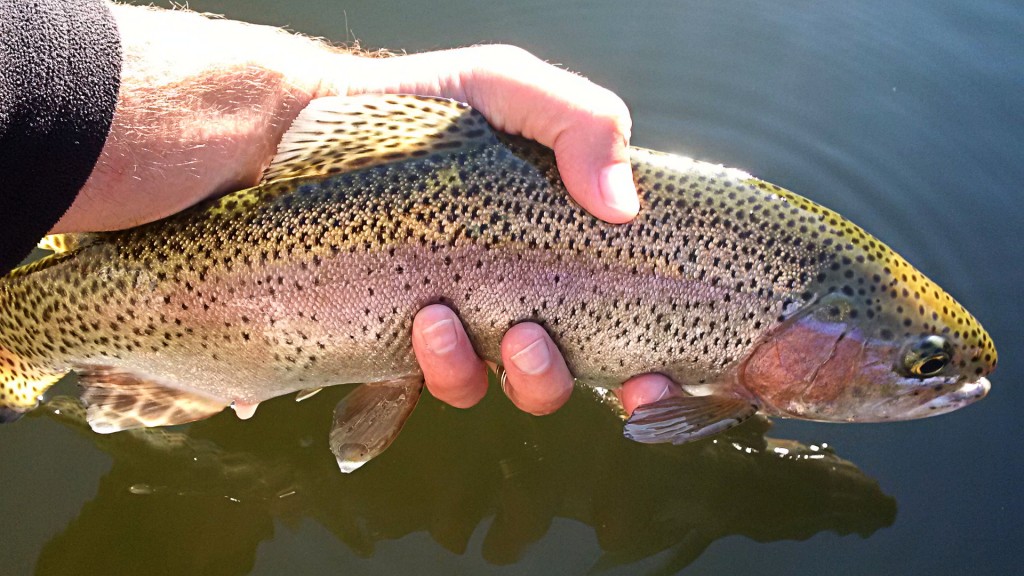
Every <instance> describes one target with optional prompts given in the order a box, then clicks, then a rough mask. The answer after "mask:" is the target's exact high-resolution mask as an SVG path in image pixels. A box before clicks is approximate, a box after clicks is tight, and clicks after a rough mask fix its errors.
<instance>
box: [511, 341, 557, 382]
mask: <svg viewBox="0 0 1024 576" xmlns="http://www.w3.org/2000/svg"><path fill="white" fill-rule="evenodd" d="M510 360H511V361H512V363H513V364H515V365H516V368H518V369H519V371H520V372H525V373H526V374H530V375H534V374H540V373H541V372H543V371H545V370H547V369H548V366H550V365H551V351H550V350H548V344H547V342H545V341H544V339H543V338H538V339H536V340H534V341H533V344H530V345H529V346H527V347H526V348H523V349H522V350H520V351H519V352H516V353H515V354H514V355H513V356H512V358H510Z"/></svg>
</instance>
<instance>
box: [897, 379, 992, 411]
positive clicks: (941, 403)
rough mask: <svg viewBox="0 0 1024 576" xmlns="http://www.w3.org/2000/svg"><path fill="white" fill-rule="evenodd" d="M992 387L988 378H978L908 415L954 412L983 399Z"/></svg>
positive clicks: (937, 397) (933, 399) (930, 401)
mask: <svg viewBox="0 0 1024 576" xmlns="http://www.w3.org/2000/svg"><path fill="white" fill-rule="evenodd" d="M991 389H992V384H991V383H989V381H988V378H978V379H977V380H975V381H973V382H966V383H964V384H962V385H961V386H960V387H959V388H957V389H955V390H952V391H950V392H946V393H945V394H941V395H939V396H936V397H935V398H932V399H931V400H929V401H928V402H926V403H925V404H922V405H920V406H918V407H917V408H915V409H914V410H912V411H911V412H910V413H909V414H907V416H908V417H909V418H923V417H926V416H936V415H939V414H945V413H947V412H952V411H953V410H956V409H958V408H962V407H964V406H967V405H968V404H973V403H975V402H977V401H978V400H981V399H982V398H984V397H985V396H987V395H988V392H989V390H991Z"/></svg>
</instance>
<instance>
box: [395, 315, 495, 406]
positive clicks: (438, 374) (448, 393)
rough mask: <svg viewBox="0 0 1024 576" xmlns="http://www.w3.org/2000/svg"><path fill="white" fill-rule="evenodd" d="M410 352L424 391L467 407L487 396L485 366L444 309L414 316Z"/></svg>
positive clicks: (460, 326)
mask: <svg viewBox="0 0 1024 576" xmlns="http://www.w3.org/2000/svg"><path fill="white" fill-rule="evenodd" d="M412 349H413V351H414V352H415V353H416V360H417V362H419V364H420V369H422V370H423V378H424V381H425V383H426V385H427V388H428V389H429V390H430V393H431V394H433V395H434V396H435V397H436V398H438V399H439V400H441V401H443V402H447V403H448V404H451V405H452V406H455V407H456V408H469V407H470V406H473V405H474V404H476V403H477V402H479V401H480V399H482V398H483V397H484V394H486V393H487V367H486V366H485V365H484V363H483V361H481V360H480V358H479V357H478V356H477V355H476V352H474V351H473V346H472V345H471V344H470V342H469V337H467V336H466V331H465V329H463V327H462V322H460V321H459V318H458V317H457V316H456V315H455V313H454V312H452V311H451V310H450V309H449V308H448V307H446V306H441V305H440V304H434V305H432V306H427V307H426V308H424V309H422V310H420V311H419V313H417V314H416V318H415V319H414V320H413V323H412Z"/></svg>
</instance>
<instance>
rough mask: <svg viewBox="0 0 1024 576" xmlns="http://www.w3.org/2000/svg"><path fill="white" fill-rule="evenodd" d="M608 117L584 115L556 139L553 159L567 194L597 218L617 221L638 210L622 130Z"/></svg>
mask: <svg viewBox="0 0 1024 576" xmlns="http://www.w3.org/2000/svg"><path fill="white" fill-rule="evenodd" d="M614 124H615V123H614V122H613V121H611V120H599V121H595V120H592V119H584V120H582V121H581V123H579V124H575V125H573V126H571V127H569V128H568V129H566V131H565V132H563V133H562V134H561V135H559V138H558V140H556V141H555V144H554V150H555V160H556V162H557V164H558V171H559V173H560V174H561V176H562V182H564V183H565V188H566V190H568V192H569V195H570V196H572V197H573V198H574V199H575V200H576V201H577V202H579V203H580V205H581V206H583V208H584V209H585V210H586V211H587V212H590V213H591V214H593V215H594V216H597V217H598V218H600V219H602V220H604V221H606V222H611V223H614V224H619V223H622V222H628V221H629V220H632V219H633V218H634V217H635V216H636V215H637V212H639V210H640V201H639V199H638V198H637V192H636V184H635V183H634V181H633V169H632V167H631V166H630V164H629V156H628V151H627V149H626V145H625V140H624V136H623V135H622V133H621V131H619V130H617V129H615V128H614Z"/></svg>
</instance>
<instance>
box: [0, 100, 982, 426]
mask: <svg viewBox="0 0 1024 576" xmlns="http://www.w3.org/2000/svg"><path fill="white" fill-rule="evenodd" d="M325 106H327V107H328V108H327V109H325V110H321V111H320V112H321V113H320V114H318V115H311V116H310V117H311V118H316V120H315V121H310V122H309V123H308V124H307V125H300V126H297V127H296V129H293V130H292V131H291V132H289V136H288V138H290V140H288V141H286V142H285V143H284V144H283V145H282V151H281V153H280V154H279V156H278V158H277V159H276V161H275V163H274V165H272V167H271V169H270V170H269V171H268V179H267V181H266V183H264V184H262V185H261V186H258V187H256V188H253V189H249V190H244V191H240V192H237V193H234V194H230V195H228V196H225V197H224V198H222V199H220V200H217V201H213V202H209V203H206V204H204V205H201V206H198V207H196V208H194V209H191V210H189V211H187V212H185V213H183V214H181V215H178V216H176V217H173V218H169V219H167V220H164V221H161V222H157V223H154V224H150V225H146V226H142V227H139V228H135V229H132V230H128V231H124V232H119V233H110V234H105V235H102V236H101V237H99V238H97V239H95V240H93V241H92V242H91V243H89V244H86V245H84V246H81V247H78V248H77V249H75V250H74V251H72V252H67V253H65V254H64V255H60V256H57V257H54V258H53V259H52V260H50V261H48V262H47V263H45V264H41V265H37V266H35V267H34V268H32V269H29V270H23V271H20V272H15V273H13V274H12V275H11V276H9V277H8V278H6V279H5V280H4V281H3V283H2V288H0V290H2V292H0V313H2V319H0V370H2V371H3V372H2V378H3V384H2V387H3V388H2V392H0V393H3V394H6V396H5V397H2V398H0V405H3V406H7V407H12V408H13V409H19V410H23V409H24V408H25V406H27V405H31V404H34V402H35V397H36V396H38V394H39V393H41V391H42V390H43V389H45V387H46V386H48V385H49V383H51V382H52V381H53V379H54V378H55V377H57V376H59V375H60V374H62V373H64V372H65V371H67V370H68V369H70V368H77V369H79V370H85V371H88V370H90V369H92V368H94V367H99V366H103V367H105V368H108V369H109V367H111V366H113V367H116V368H118V369H120V370H128V371H134V372H137V371H141V372H145V373H147V374H158V375H159V376H160V378H163V379H165V380H167V381H171V382H180V383H186V384H188V385H189V386H193V387H196V388H199V389H202V390H204V391H207V392H209V393H210V394H211V395H212V396H215V397H217V398H222V399H224V398H249V399H253V400H257V401H258V400H259V399H262V398H266V397H270V396H274V395H278V394H281V393H284V392H286V391H289V390H296V389H300V388H308V387H310V386H319V385H326V384H332V383H345V382H360V381H377V380H386V379H391V378H395V377H400V376H402V375H405V374H410V373H415V372H416V371H417V368H416V366H415V362H414V358H413V355H412V351H411V344H410V338H409V335H410V330H411V320H412V317H413V315H414V313H415V311H416V310H418V309H420V308H421V307H423V306H424V305H427V304H430V303H434V302H441V303H445V304H447V305H449V306H452V307H453V308H455V309H456V310H457V311H458V313H459V314H460V316H461V317H462V319H463V320H464V322H465V323H466V325H467V326H468V328H469V333H470V334H471V337H472V339H473V340H474V343H475V345H476V347H477V350H478V352H480V353H481V355H482V356H485V357H487V358H490V359H498V358H499V354H498V350H499V342H500V336H501V334H502V333H503V332H504V331H505V330H506V329H507V328H508V327H509V326H510V325H512V324H514V323H516V322H521V321H526V320H532V321H537V322H540V323H541V324H543V325H544V326H546V327H547V329H548V330H549V331H550V333H551V334H552V336H553V337H554V339H555V341H556V342H557V343H558V344H559V346H560V348H561V350H562V351H563V353H564V354H565V356H566V359H567V361H568V364H569V366H570V368H571V370H572V371H573V373H574V374H575V375H576V376H577V377H579V378H580V379H583V380H585V381H589V382H594V383H601V384H615V383H618V382H620V381H622V380H623V379H625V378H626V377H628V376H630V375H632V374H635V373H640V372H649V371H660V372H664V373H667V374H669V375H670V376H672V377H673V378H675V379H676V380H677V381H679V382H680V383H681V384H683V385H684V387H687V389H688V390H690V391H692V392H700V391H701V390H702V387H704V386H722V385H725V384H723V382H721V381H720V380H721V379H720V376H721V375H723V374H727V373H729V371H730V370H731V369H732V368H733V367H734V366H735V365H736V364H737V363H738V362H740V361H741V360H742V359H743V357H744V354H745V353H747V352H748V351H749V350H750V347H751V346H752V345H753V344H754V343H756V342H757V341H758V340H759V339H760V338H762V337H763V336H764V335H765V334H767V333H768V332H769V331H771V330H772V329H773V327H774V326H776V325H777V324H778V323H779V322H780V321H782V320H783V319H784V318H785V317H786V316H787V314H789V313H791V312H792V311H793V310H796V309H798V308H799V307H800V306H802V305H803V304H806V303H808V302H811V301H814V300H816V299H819V298H822V297H823V296H824V295H826V294H828V293H831V292H837V293H842V294H846V295H848V296H849V297H850V298H849V302H850V305H849V306H846V307H844V308H843V309H842V310H840V311H837V313H839V314H844V315H846V316H847V317H853V318H859V319H860V320H859V321H861V322H863V323H865V326H867V327H868V328H869V329H871V330H874V331H876V332H877V333H878V334H881V335H883V336H884V335H885V331H888V332H890V333H891V332H893V331H894V330H902V331H905V332H906V333H908V334H910V333H916V332H919V331H920V332H928V331H932V330H933V329H935V328H937V327H941V329H946V330H947V333H949V334H950V338H953V339H954V340H955V341H956V343H957V346H958V348H957V349H958V350H961V351H962V353H961V354H959V356H958V357H957V361H958V362H961V363H962V364H963V365H964V366H969V367H976V369H977V370H978V371H979V373H982V372H984V373H987V371H990V370H991V369H992V367H993V366H994V363H995V350H994V348H993V346H992V343H991V341H990V340H989V339H988V336H987V334H985V332H984V330H982V329H981V327H980V326H979V325H978V324H977V323H976V321H975V320H974V319H973V317H971V316H970V314H968V313H967V312H966V311H965V310H964V309H963V308H962V307H961V306H960V305H959V304H958V303H956V302H955V301H954V300H953V299H952V298H951V297H950V296H949V295H947V294H946V293H945V292H943V291H942V290H941V289H939V288H938V287H937V286H935V285H934V284H933V283H931V282H930V281H929V280H927V279H926V278H925V277H924V276H923V275H921V274H920V273H919V272H917V271H916V270H914V269H913V268H912V267H911V266H910V265H909V264H907V263H906V262H905V261H904V260H903V259H902V258H900V257H899V256H898V255H896V254H895V253H893V252H892V251H891V250H889V249H888V248H887V247H886V246H885V245H884V244H882V243H881V242H879V241H878V240H876V239H874V238H872V237H871V236H869V235H868V234H867V233H865V232H864V231H863V230H861V229H860V228H858V227H857V226H855V225H853V224H851V223H850V222H848V221H846V220H845V219H843V218H842V217H840V216H838V215H837V214H835V213H834V212H831V211H829V210H828V209H825V208H822V207H820V206H818V205H817V204H814V203H813V202H810V201H808V200H806V199H804V198H801V197H799V196H796V195H794V194H792V193H789V192H787V191H785V190H782V189H780V188H778V187H775V186H773V185H770V184H767V183H764V182H762V181H760V180H757V179H754V178H752V177H751V176H749V175H748V174H745V173H743V172H740V171H737V170H732V169H727V168H723V167H721V166H714V165H710V164H706V163H702V162H697V161H693V160H690V159H687V158H681V157H677V156H671V155H665V154H660V153H656V152H651V151H647V150H640V149H634V151H633V168H634V173H635V178H636V182H637V186H638V189H639V190H640V192H641V195H642V205H643V209H642V211H641V214H640V216H639V217H638V218H637V219H636V220H634V221H633V222H631V223H629V224H625V225H618V226H616V225H609V224H606V223H603V222H600V221H598V220H596V219H594V218H592V217H590V216H589V215H587V214H586V213H585V212H584V211H583V210H582V209H581V208H580V207H579V206H578V205H576V204H575V203H574V202H572V201H571V200H570V199H569V198H568V196H567V195H566V192H565V190H564V187H563V186H562V184H561V181H560V179H559V178H558V173H557V169H556V167H555V164H554V159H553V156H552V154H551V152H550V151H549V150H547V149H545V148H543V147H540V146H539V145H536V144H533V143H530V142H527V141H525V140H522V139H520V138H516V137H512V136H507V135H503V134H497V133H495V132H494V131H492V130H491V129H490V128H489V127H488V126H487V124H486V122H485V121H484V120H483V118H482V117H480V116H479V114H477V113H476V112H474V111H472V110H470V109H469V108H467V107H465V106H464V105H460V104H457V103H452V102H448V101H441V100H437V99H429V98H418V97H408V96H394V97H374V99H372V100H369V99H360V98H351V99H347V100H346V103H345V104H343V105H341V106H340V107H339V105H338V104H337V101H333V102H332V103H330V104H327V105H325ZM324 112H326V113H327V114H326V116H325V114H324ZM304 114H305V113H304ZM925 304H927V306H926V305H925ZM950 327H952V328H950ZM954 332H955V333H954Z"/></svg>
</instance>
